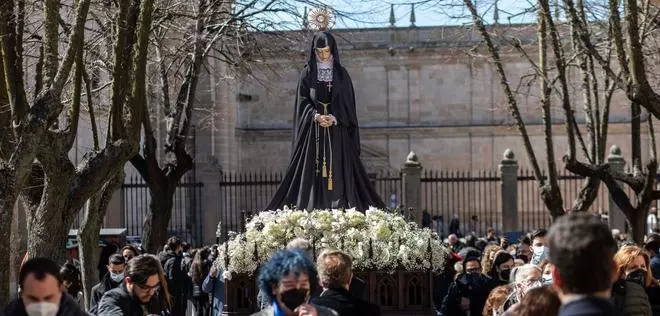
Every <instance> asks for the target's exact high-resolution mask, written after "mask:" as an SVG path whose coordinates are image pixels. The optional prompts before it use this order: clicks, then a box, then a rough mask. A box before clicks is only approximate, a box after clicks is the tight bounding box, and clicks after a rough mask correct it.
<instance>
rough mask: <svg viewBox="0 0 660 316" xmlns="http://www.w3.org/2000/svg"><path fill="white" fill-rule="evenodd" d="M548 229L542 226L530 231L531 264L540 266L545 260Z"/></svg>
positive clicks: (546, 256)
mask: <svg viewBox="0 0 660 316" xmlns="http://www.w3.org/2000/svg"><path fill="white" fill-rule="evenodd" d="M547 235H548V231H547V230H546V229H544V228H541V229H537V230H536V231H534V232H533V233H532V260H531V261H530V263H531V264H535V265H537V266H542V265H543V264H545V263H546V262H547V258H548V243H547V240H546V236H547Z"/></svg>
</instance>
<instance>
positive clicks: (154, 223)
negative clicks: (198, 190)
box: [142, 178, 178, 253]
mask: <svg viewBox="0 0 660 316" xmlns="http://www.w3.org/2000/svg"><path fill="white" fill-rule="evenodd" d="M169 182H170V180H169V178H168V180H167V182H166V183H161V184H159V185H163V187H158V188H154V186H152V185H151V184H150V185H149V193H150V196H151V202H150V203H149V214H147V218H146V219H145V221H144V228H143V231H142V246H143V247H146V248H145V249H146V251H147V252H149V253H155V252H156V251H158V248H159V247H161V246H163V245H164V244H165V242H167V238H168V236H167V227H168V226H169V224H170V219H171V217H172V207H173V205H174V192H175V190H176V185H173V186H172V185H170V183H169ZM177 182H178V181H177ZM171 187H174V189H170V188H171Z"/></svg>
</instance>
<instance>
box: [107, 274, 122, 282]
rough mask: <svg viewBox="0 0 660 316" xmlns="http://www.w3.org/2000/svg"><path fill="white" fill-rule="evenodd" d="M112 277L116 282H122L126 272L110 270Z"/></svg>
mask: <svg viewBox="0 0 660 316" xmlns="http://www.w3.org/2000/svg"><path fill="white" fill-rule="evenodd" d="M110 279H112V281H115V282H121V281H122V280H124V272H122V273H112V272H110Z"/></svg>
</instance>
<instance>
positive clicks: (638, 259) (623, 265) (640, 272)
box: [612, 246, 653, 316]
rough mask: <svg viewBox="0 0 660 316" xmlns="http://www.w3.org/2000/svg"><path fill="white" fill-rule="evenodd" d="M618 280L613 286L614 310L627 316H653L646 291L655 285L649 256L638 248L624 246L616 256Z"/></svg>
mask: <svg viewBox="0 0 660 316" xmlns="http://www.w3.org/2000/svg"><path fill="white" fill-rule="evenodd" d="M614 262H615V263H616V267H617V270H616V271H617V278H616V279H617V280H616V281H615V282H614V285H613V286H612V300H613V302H614V308H615V309H616V310H617V311H618V312H619V313H620V314H621V315H625V316H635V315H640V316H641V315H651V307H650V304H649V303H650V302H649V297H648V295H647V294H646V291H645V289H646V288H650V287H651V285H652V283H653V278H652V277H651V272H650V271H649V269H648V267H649V257H648V254H647V253H646V252H645V251H644V250H643V249H642V248H640V247H638V246H624V247H621V249H619V251H618V252H617V253H616V254H615V255H614Z"/></svg>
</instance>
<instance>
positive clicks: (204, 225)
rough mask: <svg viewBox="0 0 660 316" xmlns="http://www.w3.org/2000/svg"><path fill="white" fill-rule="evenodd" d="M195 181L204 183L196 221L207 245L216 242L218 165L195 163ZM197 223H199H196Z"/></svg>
mask: <svg viewBox="0 0 660 316" xmlns="http://www.w3.org/2000/svg"><path fill="white" fill-rule="evenodd" d="M196 172H197V175H196V176H197V181H198V182H201V183H203V184H204V186H203V187H202V195H201V196H200V197H198V198H199V199H201V201H200V203H199V204H200V205H201V208H202V209H201V212H199V213H198V216H200V217H199V218H197V220H198V221H201V225H200V226H201V229H202V238H203V240H202V244H205V245H208V244H212V243H215V242H216V236H215V235H216V230H217V227H218V223H219V222H220V207H219V205H220V204H219V203H220V196H219V195H220V193H219V190H220V177H221V175H222V172H221V171H220V167H219V166H217V165H215V164H213V163H208V162H201V163H197V171H196ZM196 225H199V224H196Z"/></svg>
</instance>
